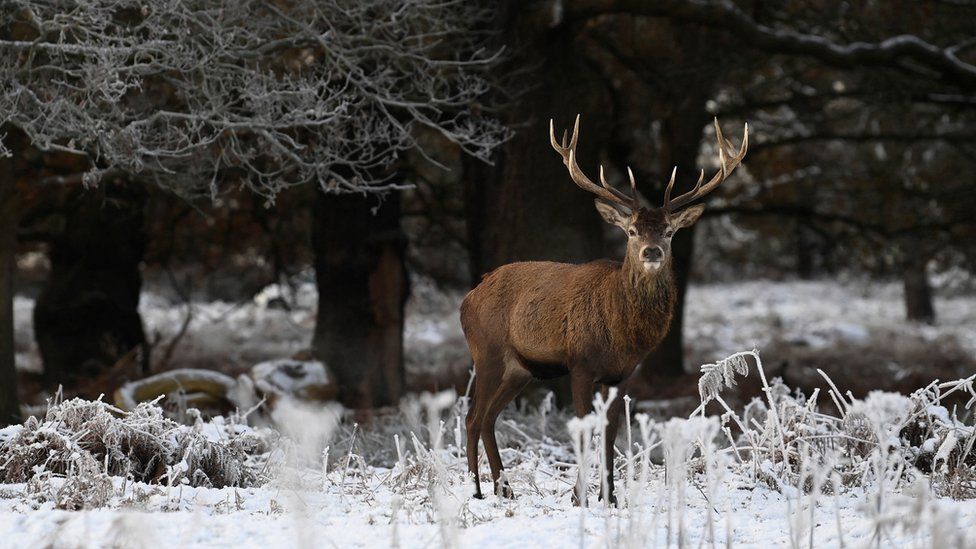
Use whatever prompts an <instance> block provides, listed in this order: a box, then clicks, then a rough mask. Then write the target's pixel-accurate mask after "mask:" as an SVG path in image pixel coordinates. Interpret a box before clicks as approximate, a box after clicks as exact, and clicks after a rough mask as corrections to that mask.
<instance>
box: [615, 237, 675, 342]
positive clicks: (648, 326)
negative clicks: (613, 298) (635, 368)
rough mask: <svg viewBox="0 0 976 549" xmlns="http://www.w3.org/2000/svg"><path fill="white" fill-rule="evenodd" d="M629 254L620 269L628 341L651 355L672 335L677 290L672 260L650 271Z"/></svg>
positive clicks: (668, 258)
mask: <svg viewBox="0 0 976 549" xmlns="http://www.w3.org/2000/svg"><path fill="white" fill-rule="evenodd" d="M632 255H634V254H630V253H628V254H627V257H625V258H624V261H623V264H622V265H621V267H620V269H621V270H620V275H621V276H620V278H621V283H622V286H623V288H622V296H621V297H622V298H623V299H622V301H623V303H624V307H625V309H624V310H625V311H626V314H625V315H623V316H624V317H626V319H627V320H626V321H625V326H626V328H627V329H628V331H629V332H630V333H629V334H628V335H629V336H630V337H629V338H628V339H629V340H630V341H631V342H633V343H634V344H635V347H636V350H640V351H641V352H643V353H647V352H650V351H651V349H652V348H653V347H655V346H656V345H657V344H658V343H659V342H660V341H661V339H663V338H664V336H665V335H666V334H667V332H668V328H669V327H670V326H671V315H672V314H673V312H674V300H675V295H676V293H677V290H676V289H675V285H674V273H673V270H672V268H671V257H670V255H668V256H666V258H665V261H664V263H663V264H662V265H661V266H660V267H659V268H657V269H654V270H647V269H645V268H644V265H643V262H642V261H640V260H638V259H636V258H635V257H632Z"/></svg>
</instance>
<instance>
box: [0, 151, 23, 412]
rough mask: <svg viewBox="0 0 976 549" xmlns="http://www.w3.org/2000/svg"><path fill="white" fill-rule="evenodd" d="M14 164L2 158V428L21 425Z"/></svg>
mask: <svg viewBox="0 0 976 549" xmlns="http://www.w3.org/2000/svg"><path fill="white" fill-rule="evenodd" d="M12 164H13V162H12V161H11V160H10V159H9V158H0V427H3V426H6V425H10V424H13V423H19V422H20V405H19V400H18V396H17V368H16V362H15V355H14V273H15V266H16V258H17V211H18V208H17V194H16V189H15V188H14V178H13V165H12Z"/></svg>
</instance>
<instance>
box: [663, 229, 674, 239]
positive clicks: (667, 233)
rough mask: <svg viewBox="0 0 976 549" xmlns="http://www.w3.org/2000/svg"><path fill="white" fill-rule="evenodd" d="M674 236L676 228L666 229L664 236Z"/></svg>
mask: <svg viewBox="0 0 976 549" xmlns="http://www.w3.org/2000/svg"><path fill="white" fill-rule="evenodd" d="M672 236H674V229H665V230H664V238H671V237H672Z"/></svg>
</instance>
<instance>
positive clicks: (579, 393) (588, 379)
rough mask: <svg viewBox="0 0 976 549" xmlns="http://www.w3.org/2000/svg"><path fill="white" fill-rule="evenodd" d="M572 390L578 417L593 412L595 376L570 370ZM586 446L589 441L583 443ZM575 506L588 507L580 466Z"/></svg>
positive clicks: (575, 492) (574, 494) (574, 495)
mask: <svg viewBox="0 0 976 549" xmlns="http://www.w3.org/2000/svg"><path fill="white" fill-rule="evenodd" d="M569 381H570V389H571V390H572V392H573V408H574V410H575V411H576V417H580V418H581V417H584V416H586V415H587V414H589V413H590V412H592V411H593V384H594V379H593V375H592V374H589V373H587V372H583V371H580V369H574V368H570V370H569ZM581 442H582V443H583V444H586V443H587V441H585V440H584V441H581ZM573 505H576V506H584V507H585V506H586V483H585V482H584V480H583V468H582V464H580V468H579V473H578V474H577V476H576V489H575V490H574V491H573Z"/></svg>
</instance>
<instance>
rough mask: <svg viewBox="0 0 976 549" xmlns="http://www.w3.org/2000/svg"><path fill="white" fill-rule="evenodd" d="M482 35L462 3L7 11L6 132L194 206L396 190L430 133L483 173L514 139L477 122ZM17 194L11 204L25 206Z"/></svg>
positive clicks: (174, 1)
mask: <svg viewBox="0 0 976 549" xmlns="http://www.w3.org/2000/svg"><path fill="white" fill-rule="evenodd" d="M482 17H483V13H482V12H481V11H480V10H478V9H475V8H473V7H470V6H469V4H468V3H467V2H464V1H461V0H446V1H442V0H420V1H414V2H399V1H396V0H366V1H359V0H323V1H319V0H298V1H291V2H276V1H272V2H265V1H259V0H228V1H226V2H221V3H213V2H205V1H202V0H196V1H189V2H187V1H182V0H162V1H160V2H151V3H139V2H131V1H128V0H78V1H74V2H70V3H69V4H65V3H63V2H54V1H44V0H41V1H35V0H0V20H2V21H4V22H5V23H3V26H2V27H0V124H2V125H9V126H11V127H13V128H16V129H17V130H19V131H22V132H23V133H24V134H25V135H26V137H27V139H28V140H29V143H30V145H31V146H33V147H37V148H39V149H41V150H44V151H53V152H57V153H68V154H71V155H80V156H81V157H83V158H85V159H87V161H88V167H87V169H86V171H85V173H84V174H83V176H81V177H77V178H73V179H72V180H77V181H80V182H82V183H85V184H94V183H96V182H97V181H99V179H100V178H101V177H104V176H105V175H106V173H107V172H111V171H122V172H125V173H128V174H135V175H137V176H139V177H140V178H142V179H144V180H146V181H152V182H154V183H156V184H157V185H160V186H162V187H165V188H168V189H172V190H174V191H176V192H179V193H181V194H185V195H190V194H197V193H201V192H202V193H207V194H209V195H210V196H216V195H217V194H218V193H220V192H221V190H222V189H223V188H224V187H225V186H226V185H228V184H238V185H243V186H246V187H247V188H249V189H251V190H253V191H254V192H256V193H259V194H261V195H263V196H266V197H268V198H269V199H273V198H274V196H275V195H276V194H277V193H279V192H280V191H282V190H283V189H285V188H287V187H289V186H292V185H298V184H303V183H314V184H317V185H319V186H320V187H321V188H322V189H323V190H325V191H327V192H335V193H343V192H382V191H388V190H395V189H397V188H399V187H400V186H401V185H399V184H397V183H395V182H391V181H390V177H391V175H392V174H393V173H394V170H395V168H396V164H397V161H398V158H399V157H400V154H401V153H402V152H404V151H407V150H417V149H421V150H422V148H421V147H420V144H419V142H418V140H417V135H418V132H419V131H421V130H434V131H437V132H440V133H441V134H443V135H444V136H445V137H447V138H448V139H449V140H450V141H452V142H454V143H456V144H457V145H458V146H459V147H460V148H461V149H462V150H463V151H465V152H467V153H468V154H470V155H472V156H474V157H476V158H481V159H487V157H488V154H489V152H490V151H491V149H492V148H493V147H495V146H496V145H497V144H499V143H500V142H502V141H504V140H505V139H506V138H507V135H508V132H507V130H506V129H505V128H503V127H502V126H501V125H500V124H499V123H497V122H496V121H495V120H494V119H492V118H491V117H487V116H484V115H483V114H482V113H483V111H484V109H483V108H479V106H478V98H479V97H481V96H483V95H484V94H485V92H486V91H487V90H488V89H489V87H490V83H489V80H488V79H487V78H486V77H485V73H486V71H487V69H488V68H489V67H490V66H491V65H492V64H493V63H494V61H495V59H496V58H497V53H496V52H491V51H486V50H484V49H482V48H481V46H480V44H481V42H482V39H483V38H484V36H483V34H481V33H479V32H477V31H476V30H474V29H476V28H477V26H478V22H479V21H480V20H481V19H482ZM21 152H23V148H22V147H21V149H20V150H18V148H16V147H14V146H11V145H9V144H7V143H6V141H3V142H0V153H2V154H4V155H11V154H13V155H17V154H19V153H21ZM20 175H24V174H20ZM12 177H13V179H15V180H14V181H11V182H6V181H5V182H2V183H0V186H2V188H0V192H2V193H4V195H5V196H4V197H0V198H2V200H0V201H6V200H8V198H7V197H9V200H11V201H16V200H18V196H19V195H18V193H16V192H15V191H14V188H15V187H16V186H17V185H18V184H20V183H21V182H20V181H17V180H16V179H18V177H17V176H16V175H15V176H12ZM21 179H26V178H23V177H21ZM64 181H66V180H65V179H58V180H56V181H55V182H59V183H60V182H64ZM24 183H26V184H27V185H28V186H30V185H32V184H36V182H33V181H31V182H26V181H25V182H24ZM21 198H22V197H21ZM13 209H14V210H16V208H13ZM6 221H7V222H8V224H11V225H16V220H15V219H6ZM0 252H2V253H0V265H3V266H4V267H3V268H7V269H9V268H10V267H9V266H10V265H11V264H12V261H13V253H14V251H13V249H12V248H11V246H5V247H3V249H2V250H0ZM8 301H9V300H8ZM0 316H3V315H0ZM3 318H6V317H5V316H3ZM10 328H11V327H10V326H0V330H2V331H4V332H7V331H9V329H10ZM3 341H4V340H2V339H0V370H12V368H13V360H12V352H13V351H12V348H10V347H9V346H8V345H5V344H3ZM4 389H5V390H12V389H9V388H8V387H7V386H5V387H4Z"/></svg>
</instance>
